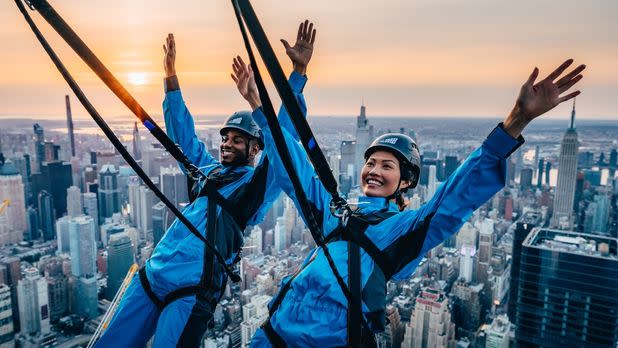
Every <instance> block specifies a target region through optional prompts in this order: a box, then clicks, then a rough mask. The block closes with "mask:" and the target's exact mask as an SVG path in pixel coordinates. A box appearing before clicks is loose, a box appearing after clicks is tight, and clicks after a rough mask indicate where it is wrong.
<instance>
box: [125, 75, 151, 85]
mask: <svg viewBox="0 0 618 348" xmlns="http://www.w3.org/2000/svg"><path fill="white" fill-rule="evenodd" d="M127 81H128V82H129V83H130V84H132V85H134V86H143V85H145V84H147V83H148V74H147V73H145V72H131V73H128V74H127Z"/></svg>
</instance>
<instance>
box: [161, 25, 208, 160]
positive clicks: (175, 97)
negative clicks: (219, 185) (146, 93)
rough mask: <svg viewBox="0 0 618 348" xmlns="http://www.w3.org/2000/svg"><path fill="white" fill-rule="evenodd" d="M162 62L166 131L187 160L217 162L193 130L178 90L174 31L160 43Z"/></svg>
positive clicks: (187, 111) (191, 121)
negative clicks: (162, 54) (163, 43)
mask: <svg viewBox="0 0 618 348" xmlns="http://www.w3.org/2000/svg"><path fill="white" fill-rule="evenodd" d="M163 52H164V58H163V66H164V68H165V100H164V101H163V116H164V119H165V129H166V131H167V135H169V137H170V138H171V139H172V141H174V142H175V143H177V144H178V145H180V148H181V149H182V151H183V152H184V153H185V155H187V157H188V158H189V160H190V161H191V162H192V163H193V164H195V165H196V166H198V167H202V166H205V165H209V164H212V163H215V162H217V160H216V159H215V158H214V157H212V155H211V154H210V153H209V152H208V149H207V148H206V146H205V145H204V143H203V142H202V141H200V140H199V139H198V137H197V134H196V133H195V124H194V122H193V116H191V113H190V112H189V109H187V106H186V104H185V102H184V100H183V98H182V93H181V92H180V85H179V83H178V77H177V76H176V66H175V62H176V43H175V41H174V35H173V34H168V36H167V38H166V44H165V45H163ZM181 169H183V170H184V168H182V167H181Z"/></svg>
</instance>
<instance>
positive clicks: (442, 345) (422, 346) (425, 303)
mask: <svg viewBox="0 0 618 348" xmlns="http://www.w3.org/2000/svg"><path fill="white" fill-rule="evenodd" d="M402 347H403V348H412V347H414V348H430V347H431V348H455V324H453V323H452V322H451V311H450V309H449V300H448V298H447V297H446V296H445V295H444V293H443V292H441V291H440V290H437V289H434V288H431V287H430V288H425V289H423V290H422V291H421V293H420V295H419V296H417V297H416V306H415V307H414V312H412V317H411V318H410V322H409V323H408V325H407V326H406V333H405V336H404V340H403V344H402Z"/></svg>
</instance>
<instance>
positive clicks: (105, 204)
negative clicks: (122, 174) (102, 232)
mask: <svg viewBox="0 0 618 348" xmlns="http://www.w3.org/2000/svg"><path fill="white" fill-rule="evenodd" d="M98 195H99V215H100V216H101V218H102V219H104V218H108V217H111V216H112V215H113V214H114V213H118V212H120V190H119V188H118V171H117V170H116V167H114V166H113V165H111V164H105V165H103V167H102V168H101V171H100V172H99V190H98Z"/></svg>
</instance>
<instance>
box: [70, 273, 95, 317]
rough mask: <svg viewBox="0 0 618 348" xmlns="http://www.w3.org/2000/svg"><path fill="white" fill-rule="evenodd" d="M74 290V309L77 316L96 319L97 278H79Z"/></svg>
mask: <svg viewBox="0 0 618 348" xmlns="http://www.w3.org/2000/svg"><path fill="white" fill-rule="evenodd" d="M76 288H77V289H76V291H75V293H76V296H75V304H76V306H75V307H76V312H77V314H78V315H79V316H81V317H85V318H88V319H93V318H96V317H97V316H98V315H99V310H98V296H97V278H96V277H79V278H78V279H77V284H76Z"/></svg>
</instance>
